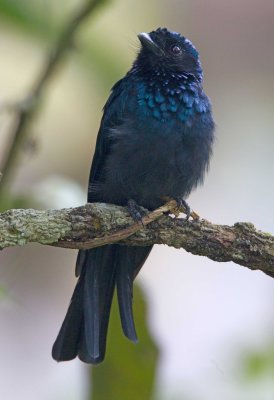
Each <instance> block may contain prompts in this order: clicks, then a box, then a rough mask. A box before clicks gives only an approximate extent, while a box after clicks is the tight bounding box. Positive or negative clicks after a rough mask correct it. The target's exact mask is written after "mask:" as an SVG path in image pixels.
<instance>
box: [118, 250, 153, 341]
mask: <svg viewBox="0 0 274 400" xmlns="http://www.w3.org/2000/svg"><path fill="white" fill-rule="evenodd" d="M151 249H152V247H151V246H150V247H121V246H120V247H119V249H117V254H116V285H117V296H118V303H119V311H120V318H121V324H122V329H123V332H124V334H125V336H126V337H127V338H128V339H130V340H132V341H133V342H135V343H136V342H137V341H138V338H137V334H136V329H135V324H134V317H133V309H132V305H133V304H132V303H133V281H134V278H135V277H136V275H137V274H138V272H139V270H140V269H141V267H142V266H143V264H144V262H145V260H146V259H147V257H148V255H149V253H150V251H151Z"/></svg>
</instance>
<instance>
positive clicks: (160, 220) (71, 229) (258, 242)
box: [0, 201, 274, 277]
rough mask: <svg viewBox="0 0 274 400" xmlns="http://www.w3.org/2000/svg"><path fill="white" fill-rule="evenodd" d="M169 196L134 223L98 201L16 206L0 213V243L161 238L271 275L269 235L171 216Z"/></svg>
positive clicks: (68, 244)
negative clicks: (51, 207) (72, 205)
mask: <svg viewBox="0 0 274 400" xmlns="http://www.w3.org/2000/svg"><path fill="white" fill-rule="evenodd" d="M175 208H176V203H175V202H174V201H170V202H169V203H167V204H165V205H164V206H163V207H161V208H159V209H157V210H155V211H153V212H150V213H148V214H147V215H146V216H145V217H144V218H143V225H142V224H139V223H134V221H133V220H132V218H131V217H130V215H129V213H128V211H127V209H126V208H123V207H119V206H115V205H111V204H103V203H92V204H86V205H85V206H81V207H77V208H68V209H61V210H47V211H38V210H33V209H15V210H9V211H6V212H3V213H1V214H0V249H4V248H6V247H11V246H17V245H25V244H27V243H30V242H36V243H40V244H47V245H53V246H57V247H63V248H70V249H87V248H92V247H98V246H102V245H105V244H111V243H117V242H119V244H121V245H125V244H126V245H130V246H148V245H151V244H166V245H168V246H172V247H175V248H184V249H185V250H186V251H188V252H190V253H192V254H196V255H200V256H205V257H208V258H210V259H212V260H214V261H219V262H226V261H233V262H235V263H236V264H240V265H243V266H245V267H248V268H250V269H252V270H261V271H263V272H264V273H266V274H268V275H270V276H272V277H274V237H273V236H271V235H270V234H268V233H263V232H261V231H258V230H256V229H255V227H254V226H253V225H252V224H251V223H246V222H237V223H235V224H234V225H233V226H228V225H216V224H212V223H210V222H208V221H206V220H201V219H200V220H195V219H194V220H189V221H186V220H184V219H179V218H172V217H171V216H170V215H166V213H167V212H172V211H174V209H175Z"/></svg>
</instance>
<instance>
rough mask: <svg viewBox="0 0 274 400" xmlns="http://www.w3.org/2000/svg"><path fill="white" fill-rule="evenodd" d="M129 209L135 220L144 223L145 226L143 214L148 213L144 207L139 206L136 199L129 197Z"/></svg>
mask: <svg viewBox="0 0 274 400" xmlns="http://www.w3.org/2000/svg"><path fill="white" fill-rule="evenodd" d="M127 209H128V212H129V214H130V216H131V218H132V219H133V220H134V221H135V222H138V223H139V224H142V225H143V227H144V226H145V225H144V223H143V216H145V215H146V212H145V211H144V209H143V207H141V206H139V205H138V204H137V203H136V201H135V200H133V199H129V200H128V202H127Z"/></svg>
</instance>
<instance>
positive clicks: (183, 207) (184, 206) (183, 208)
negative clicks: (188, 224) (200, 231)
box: [164, 197, 200, 221]
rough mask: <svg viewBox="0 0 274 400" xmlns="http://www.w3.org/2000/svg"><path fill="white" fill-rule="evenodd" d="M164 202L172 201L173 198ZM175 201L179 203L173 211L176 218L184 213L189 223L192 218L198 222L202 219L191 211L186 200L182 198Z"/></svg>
mask: <svg viewBox="0 0 274 400" xmlns="http://www.w3.org/2000/svg"><path fill="white" fill-rule="evenodd" d="M164 200H165V201H170V200H172V198H171V197H165V198H164ZM173 200H175V201H176V203H177V207H176V208H174V209H173V210H172V214H174V215H175V217H176V218H178V217H179V215H180V213H184V214H186V217H185V220H186V221H188V220H189V218H190V217H191V218H192V219H193V220H196V221H197V220H199V219H200V216H199V215H198V214H197V213H196V212H195V211H193V210H191V208H190V207H189V205H188V203H187V202H186V201H185V200H184V199H182V198H180V197H174V198H173Z"/></svg>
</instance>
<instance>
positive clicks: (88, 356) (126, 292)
mask: <svg viewBox="0 0 274 400" xmlns="http://www.w3.org/2000/svg"><path fill="white" fill-rule="evenodd" d="M150 251H151V247H126V246H119V245H107V246H103V247H100V248H96V249H91V250H80V251H79V253H78V258H77V263H76V275H77V276H79V279H78V283H77V285H76V287H75V290H74V293H73V296H72V299H71V302H70V305H69V308H68V311H67V314H66V317H65V319H64V322H63V324H62V326H61V329H60V332H59V334H58V336H57V339H56V341H55V343H54V345H53V349H52V356H53V358H54V359H55V360H57V361H67V360H72V359H73V358H75V357H76V356H78V357H79V358H80V359H81V360H82V361H84V362H86V363H91V364H97V363H100V362H101V361H103V359H104V356H105V349H106V338H107V329H108V323H109V315H110V308H111V303H112V299H113V292H114V288H115V283H116V284H117V294H118V301H119V309H120V316H121V323H122V328H123V331H124V334H125V335H126V336H127V337H128V338H129V339H130V340H133V341H135V342H136V341H137V335H136V331H135V326H134V320H133V312H132V288H133V280H134V278H135V276H136V275H137V273H138V272H139V270H140V268H141V267H142V265H143V263H144V262H145V260H146V258H147V256H148V254H149V253H150Z"/></svg>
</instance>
